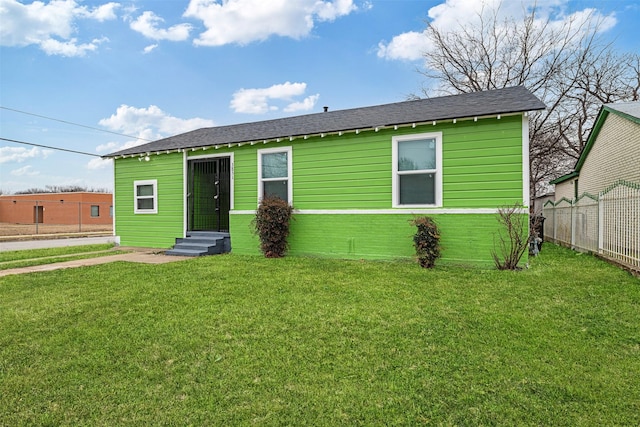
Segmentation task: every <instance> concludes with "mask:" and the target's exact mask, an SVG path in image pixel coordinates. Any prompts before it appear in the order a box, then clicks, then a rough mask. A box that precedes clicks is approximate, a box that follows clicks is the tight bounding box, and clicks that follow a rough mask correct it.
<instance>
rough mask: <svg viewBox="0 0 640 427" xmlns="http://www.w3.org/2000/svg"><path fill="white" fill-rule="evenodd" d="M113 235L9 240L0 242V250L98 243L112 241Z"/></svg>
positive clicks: (113, 240)
mask: <svg viewBox="0 0 640 427" xmlns="http://www.w3.org/2000/svg"><path fill="white" fill-rule="evenodd" d="M114 242H115V237H114V236H98V237H69V238H66V239H44V240H39V239H34V240H19V241H11V242H0V252H5V251H22V250H25V249H43V248H64V247H66V246H82V245H99V244H102V243H114Z"/></svg>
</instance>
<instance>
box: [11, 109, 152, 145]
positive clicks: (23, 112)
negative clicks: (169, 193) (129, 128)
mask: <svg viewBox="0 0 640 427" xmlns="http://www.w3.org/2000/svg"><path fill="white" fill-rule="evenodd" d="M0 109H3V110H7V111H13V112H15V113H20V114H26V115H28V116H34V117H40V118H41V119H47V120H53V121H54V122H60V123H64V124H67V125H72V126H79V127H81V128H86V129H91V130H97V131H98V132H104V133H110V134H113V135H118V136H126V137H127V138H133V139H141V140H142V141H147V142H151V140H150V139H145V138H140V137H138V136H133V135H127V134H124V133H118V132H112V131H110V130H104V129H100V128H95V127H91V126H87V125H81V124H79V123H73V122H68V121H66V120H61V119H54V118H53V117H47V116H41V115H40V114H35V113H29V112H27V111H22V110H16V109H15V108H9V107H3V106H1V105H0Z"/></svg>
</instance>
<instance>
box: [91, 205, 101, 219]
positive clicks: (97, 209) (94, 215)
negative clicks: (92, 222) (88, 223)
mask: <svg viewBox="0 0 640 427" xmlns="http://www.w3.org/2000/svg"><path fill="white" fill-rule="evenodd" d="M99 216H100V206H98V205H91V217H92V218H97V217H99Z"/></svg>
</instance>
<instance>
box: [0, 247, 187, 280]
mask: <svg viewBox="0 0 640 427" xmlns="http://www.w3.org/2000/svg"><path fill="white" fill-rule="evenodd" d="M119 249H120V250H132V248H119ZM186 259H193V258H192V257H182V256H171V255H164V254H163V253H157V252H153V250H148V249H147V250H134V252H129V253H126V254H117V255H105V256H101V257H96V258H88V259H78V260H74V261H65V262H56V263H53V264H44V265H34V266H31V267H21V268H11V269H8V270H0V277H3V276H9V275H12V274H24V273H35V272H40V271H52V270H61V269H64V268H76V267H85V266H89V265H99V264H107V263H109V262H116V261H126V262H139V263H143V264H165V263H168V262H177V261H184V260H186Z"/></svg>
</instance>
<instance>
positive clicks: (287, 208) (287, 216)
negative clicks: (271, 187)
mask: <svg viewBox="0 0 640 427" xmlns="http://www.w3.org/2000/svg"><path fill="white" fill-rule="evenodd" d="M292 213H293V207H292V206H291V205H290V204H289V203H287V202H286V201H284V200H282V199H281V198H280V197H277V196H268V197H265V198H263V199H262V201H261V202H260V205H259V206H258V210H257V211H256V217H255V218H254V220H253V225H254V228H255V234H257V235H258V237H259V239H260V250H261V251H262V253H263V254H264V256H265V257H267V258H281V257H283V256H284V255H285V253H286V252H287V249H288V248H289V243H288V241H287V237H288V236H289V223H290V221H291V214H292Z"/></svg>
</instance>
